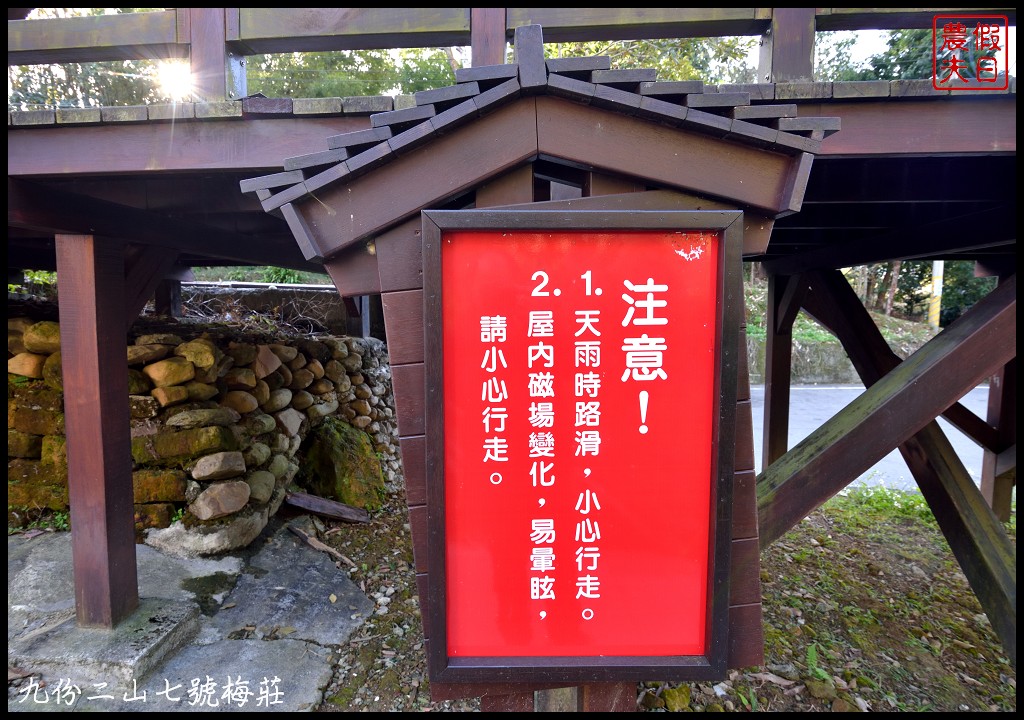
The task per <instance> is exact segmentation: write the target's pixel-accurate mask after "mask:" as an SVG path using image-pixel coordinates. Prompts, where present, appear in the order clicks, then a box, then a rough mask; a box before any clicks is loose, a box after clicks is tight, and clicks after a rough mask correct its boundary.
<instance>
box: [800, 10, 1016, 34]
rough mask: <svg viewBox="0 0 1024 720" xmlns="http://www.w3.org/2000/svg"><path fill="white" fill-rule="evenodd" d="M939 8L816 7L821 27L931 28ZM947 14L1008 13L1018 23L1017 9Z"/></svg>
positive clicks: (869, 28)
mask: <svg viewBox="0 0 1024 720" xmlns="http://www.w3.org/2000/svg"><path fill="white" fill-rule="evenodd" d="M937 12H938V11H937V10H935V9H931V8H817V11H816V16H815V17H816V19H817V22H818V29H819V30H902V29H905V28H918V29H927V28H930V27H932V23H933V22H934V21H935V15H936V13H937ZM943 12H947V13H956V12H969V13H971V14H988V15H1008V16H1009V17H1010V25H1016V24H1017V9H1016V8H987V9H971V10H962V11H957V10H943Z"/></svg>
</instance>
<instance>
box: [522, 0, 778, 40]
mask: <svg viewBox="0 0 1024 720" xmlns="http://www.w3.org/2000/svg"><path fill="white" fill-rule="evenodd" d="M769 13H770V11H765V10H761V9H758V8H720V7H719V8H643V10H642V12H638V11H636V10H634V9H632V8H615V7H609V8H548V7H539V8H509V9H508V24H509V27H518V26H520V25H527V24H530V23H536V24H538V25H540V26H541V27H543V28H544V39H545V42H572V41H577V40H629V39H637V38H650V37H708V36H712V35H760V34H761V33H762V32H764V29H765V27H766V26H767V24H768V22H767V21H768V19H769V18H770V14H769Z"/></svg>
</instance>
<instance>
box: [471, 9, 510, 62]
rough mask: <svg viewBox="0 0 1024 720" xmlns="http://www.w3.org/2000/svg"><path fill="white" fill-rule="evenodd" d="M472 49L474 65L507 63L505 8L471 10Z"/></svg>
mask: <svg viewBox="0 0 1024 720" xmlns="http://www.w3.org/2000/svg"><path fill="white" fill-rule="evenodd" d="M469 23H470V47H471V49H472V51H473V55H472V57H473V65H474V67H480V66H481V65H501V64H503V63H504V62H505V42H506V41H505V8H470V11H469Z"/></svg>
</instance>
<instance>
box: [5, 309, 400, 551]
mask: <svg viewBox="0 0 1024 720" xmlns="http://www.w3.org/2000/svg"><path fill="white" fill-rule="evenodd" d="M126 354H127V372H128V385H129V394H128V397H126V399H125V401H126V402H127V403H128V404H129V407H130V409H131V437H132V446H131V453H132V470H133V472H132V480H133V486H134V493H135V522H136V529H137V531H138V533H139V538H140V540H141V539H143V538H144V539H145V542H147V543H150V544H153V545H156V546H160V547H162V548H164V549H167V550H171V551H174V552H177V553H181V554H213V553H217V552H223V551H226V550H230V549H233V548H237V547H243V546H245V545H247V544H248V543H249V542H251V541H252V540H253V539H255V538H256V536H257V535H259V533H260V531H261V530H262V529H263V528H264V527H265V526H266V524H267V522H268V520H269V518H270V517H271V516H273V515H274V514H275V513H276V512H277V511H278V509H279V508H280V507H281V505H282V503H283V501H284V497H285V493H286V490H287V488H288V487H289V485H290V484H291V483H292V482H293V481H294V480H295V479H296V476H297V475H298V474H299V471H300V464H301V461H302V452H301V449H302V447H303V440H304V439H305V438H306V437H307V435H308V434H309V432H310V430H311V429H313V428H315V427H317V426H318V425H319V424H320V423H322V422H324V420H325V418H332V417H333V418H339V419H342V420H344V421H346V422H347V423H349V424H350V425H352V426H353V427H355V428H359V429H360V430H361V431H364V432H366V433H367V434H368V436H369V439H370V440H371V445H372V448H373V451H374V454H375V455H376V461H377V462H378V463H379V465H380V469H381V474H382V477H383V480H384V484H385V489H387V486H390V489H391V490H392V491H394V490H395V488H397V487H398V485H399V483H400V481H401V461H400V451H399V445H398V432H397V421H396V419H395V406H394V396H393V394H392V389H391V371H390V367H389V364H388V358H387V350H386V347H385V345H384V343H383V342H381V341H380V340H377V339H374V338H354V337H347V336H335V335H317V336H309V335H307V336H295V337H287V336H282V335H281V333H274V334H269V333H257V332H253V331H244V330H238V329H235V328H230V327H225V326H217V325H210V324H202V325H200V324H191V323H171V324H168V323H164V324H163V325H157V324H154V323H151V322H149V323H147V322H144V321H143V319H140V321H138V322H137V323H136V326H135V327H134V328H133V332H132V333H131V334H130V335H129V337H128V338H127V346H126ZM7 371H8V375H7V425H8V431H7V432H8V443H7V445H8V481H7V485H8V524H12V523H13V524H15V525H17V524H23V523H24V522H27V521H29V520H31V519H32V517H33V515H34V514H38V513H39V512H40V511H41V510H44V509H45V510H51V511H62V510H66V509H67V507H68V493H67V464H68V458H67V455H66V452H65V434H64V415H63V387H62V378H61V356H60V325H59V323H58V322H55V321H52V320H38V321H37V320H34V319H32V318H29V317H16V318H9V319H8V361H7ZM73 521H74V518H72V522H73Z"/></svg>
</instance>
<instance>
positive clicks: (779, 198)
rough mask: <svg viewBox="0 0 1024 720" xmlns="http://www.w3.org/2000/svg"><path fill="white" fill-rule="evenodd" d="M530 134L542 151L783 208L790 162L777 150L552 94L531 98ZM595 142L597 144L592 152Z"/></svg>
mask: <svg viewBox="0 0 1024 720" xmlns="http://www.w3.org/2000/svg"><path fill="white" fill-rule="evenodd" d="M691 112H695V111H691ZM726 122H727V123H728V122H731V121H729V120H726ZM537 135H538V150H539V152H540V153H541V154H542V155H544V156H545V157H549V158H552V159H557V160H560V161H563V162H567V163H570V164H581V165H584V166H590V167H593V168H595V169H600V170H603V171H605V172H609V173H612V172H615V173H622V174H628V175H632V176H635V177H637V178H642V179H645V180H647V181H649V182H650V183H651V184H653V185H659V186H666V185H667V186H670V187H673V188H675V189H680V190H690V191H694V192H699V193H702V194H711V195H717V196H719V197H722V198H729V199H731V200H733V201H734V202H736V203H738V204H740V205H741V206H750V207H752V208H754V209H757V210H760V211H762V212H765V213H766V214H768V215H771V216H774V215H775V214H777V213H779V212H782V211H784V210H786V209H787V208H788V207H789V201H790V197H789V196H788V194H787V192H786V183H787V181H788V179H789V174H790V172H791V164H792V161H791V159H790V158H789V157H787V156H784V155H777V154H775V153H770V152H764V151H762V150H757V149H755V148H750V147H744V146H740V145H736V144H733V143H727V142H725V141H721V140H716V139H714V138H709V137H706V136H704V135H698V134H690V133H679V132H667V131H666V129H665V128H662V127H660V126H658V125H655V124H652V123H645V122H638V121H636V120H631V119H630V118H628V117H624V116H622V115H620V114H618V113H613V112H608V111H605V110H597V109H594V108H588V107H584V106H581V105H578V104H576V103H572V102H569V101H566V100H562V99H559V98H552V97H539V98H537ZM611 138H615V140H614V142H610V139H611ZM596 148H602V151H601V152H600V153H597V152H595V149H596ZM741 180H742V182H740V181H741Z"/></svg>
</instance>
